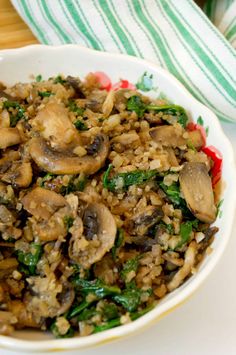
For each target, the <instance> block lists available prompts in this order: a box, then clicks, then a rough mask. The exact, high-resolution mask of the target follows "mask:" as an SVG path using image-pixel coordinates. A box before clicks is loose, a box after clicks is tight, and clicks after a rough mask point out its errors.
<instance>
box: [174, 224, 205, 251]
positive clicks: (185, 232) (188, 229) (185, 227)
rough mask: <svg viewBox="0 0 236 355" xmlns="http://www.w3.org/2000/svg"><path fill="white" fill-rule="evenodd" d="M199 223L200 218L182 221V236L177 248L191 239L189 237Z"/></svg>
mask: <svg viewBox="0 0 236 355" xmlns="http://www.w3.org/2000/svg"><path fill="white" fill-rule="evenodd" d="M198 223H199V220H198V219H195V220H193V221H187V222H185V223H182V224H181V225H180V237H181V240H180V242H179V243H178V244H177V246H176V247H175V249H177V248H180V247H182V246H183V245H184V244H185V243H187V242H188V241H189V238H190V235H191V233H192V231H193V229H197V228H198Z"/></svg>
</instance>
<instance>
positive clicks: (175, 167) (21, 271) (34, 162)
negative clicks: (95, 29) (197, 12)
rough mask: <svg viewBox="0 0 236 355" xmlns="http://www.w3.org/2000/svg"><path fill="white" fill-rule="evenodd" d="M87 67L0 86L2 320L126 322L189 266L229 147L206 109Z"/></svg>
mask: <svg viewBox="0 0 236 355" xmlns="http://www.w3.org/2000/svg"><path fill="white" fill-rule="evenodd" d="M100 79H101V78H100V76H99V75H98V74H96V73H89V74H88V75H87V76H86V78H85V79H84V80H83V81H81V80H80V79H79V78H76V77H71V76H67V77H63V76H61V75H60V76H57V77H53V78H49V79H48V80H42V78H41V76H38V77H36V80H34V81H33V82H31V83H25V84H24V83H17V84H15V85H14V86H12V87H5V86H4V85H3V84H1V87H0V333H1V334H5V335H10V334H12V332H13V331H14V330H17V329H22V328H35V329H41V330H43V331H45V330H49V331H51V332H52V333H53V335H54V336H55V337H69V336H73V335H81V336H84V335H89V334H93V333H97V332H100V331H103V330H106V329H110V328H113V327H116V326H119V325H122V324H126V323H128V322H131V321H133V320H135V319H137V318H139V317H140V316H142V315H144V314H145V313H146V312H148V311H149V310H151V309H152V308H153V307H154V306H156V305H157V307H158V301H159V300H160V299H162V298H163V297H164V296H165V295H166V294H168V293H169V292H171V291H173V290H175V289H176V288H177V287H179V286H180V285H181V284H182V283H183V282H184V281H185V280H187V279H188V278H189V277H190V276H191V275H192V274H193V273H194V272H197V266H198V265H199V263H200V262H201V260H202V259H203V257H204V255H205V254H206V253H207V252H209V250H210V244H211V242H212V240H213V238H214V235H215V233H216V232H217V230H218V229H217V228H216V227H214V226H212V223H213V222H214V221H215V219H216V217H217V200H216V193H215V190H216V186H217V185H218V183H219V181H220V177H221V167H222V158H221V156H220V153H219V152H218V151H217V150H216V149H215V148H214V147H212V146H208V147H207V146H206V132H205V129H204V127H203V125H202V124H203V120H202V118H201V117H199V120H198V123H197V124H195V123H193V122H190V120H189V119H188V116H187V115H186V112H185V110H184V108H182V107H181V106H178V105H173V104H170V103H168V102H167V101H165V100H162V99H155V100H154V99H150V98H148V97H147V96H144V95H142V94H141V93H140V92H138V91H137V90H136V89H135V87H134V86H132V85H126V86H125V88H124V86H123V87H122V85H120V87H119V85H118V86H117V85H116V86H115V87H113V88H110V87H109V88H108V87H104V86H103V84H102V83H101V80H100Z"/></svg>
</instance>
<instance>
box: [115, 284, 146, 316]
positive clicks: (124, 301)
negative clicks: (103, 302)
mask: <svg viewBox="0 0 236 355" xmlns="http://www.w3.org/2000/svg"><path fill="white" fill-rule="evenodd" d="M140 299H141V290H140V289H138V288H130V289H125V290H124V291H122V293H121V294H120V295H115V296H113V300H114V301H115V302H117V303H118V304H120V305H122V306H123V307H124V308H125V309H126V310H127V311H128V312H134V311H136V309H137V308H138V306H139V304H140Z"/></svg>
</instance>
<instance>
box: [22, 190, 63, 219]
mask: <svg viewBox="0 0 236 355" xmlns="http://www.w3.org/2000/svg"><path fill="white" fill-rule="evenodd" d="M21 201H22V203H23V207H24V209H25V210H26V211H28V212H29V213H30V214H32V215H33V216H34V217H35V218H36V219H44V220H48V219H49V218H50V217H51V216H52V215H53V214H54V213H55V212H56V211H57V210H58V209H59V208H62V207H65V206H66V205H67V202H66V200H65V198H64V197H63V196H61V195H59V194H57V193H56V192H54V191H50V190H46V189H43V188H41V187H36V188H35V189H33V190H32V191H30V192H29V193H28V194H27V195H25V196H24V197H23V198H22V200H21Z"/></svg>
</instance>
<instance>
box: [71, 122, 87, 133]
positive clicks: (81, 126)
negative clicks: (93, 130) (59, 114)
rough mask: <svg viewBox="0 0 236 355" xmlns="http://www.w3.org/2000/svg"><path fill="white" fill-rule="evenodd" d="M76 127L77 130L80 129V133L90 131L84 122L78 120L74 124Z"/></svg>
mask: <svg viewBox="0 0 236 355" xmlns="http://www.w3.org/2000/svg"><path fill="white" fill-rule="evenodd" d="M74 126H75V128H76V129H78V131H87V130H88V126H87V125H86V123H85V122H83V121H82V120H76V121H75V122H74Z"/></svg>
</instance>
